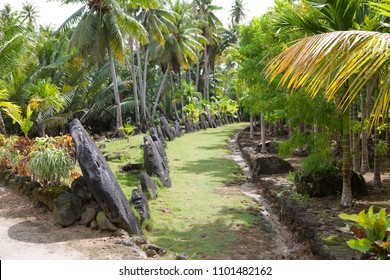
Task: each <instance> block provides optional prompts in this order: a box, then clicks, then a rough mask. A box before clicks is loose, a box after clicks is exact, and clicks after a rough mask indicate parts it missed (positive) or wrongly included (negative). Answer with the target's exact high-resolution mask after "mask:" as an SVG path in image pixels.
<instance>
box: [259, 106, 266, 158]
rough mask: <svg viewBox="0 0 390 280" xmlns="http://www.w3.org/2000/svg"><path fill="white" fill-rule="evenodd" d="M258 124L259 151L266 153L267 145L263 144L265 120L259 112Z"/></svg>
mask: <svg viewBox="0 0 390 280" xmlns="http://www.w3.org/2000/svg"><path fill="white" fill-rule="evenodd" d="M260 126H261V152H262V153H264V154H265V153H267V147H266V146H265V121H264V114H263V113H261V114H260Z"/></svg>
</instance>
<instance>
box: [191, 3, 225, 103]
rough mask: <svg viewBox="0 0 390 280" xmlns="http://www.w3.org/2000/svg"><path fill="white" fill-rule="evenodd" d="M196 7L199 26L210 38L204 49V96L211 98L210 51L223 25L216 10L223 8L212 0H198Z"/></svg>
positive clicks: (203, 33)
mask: <svg viewBox="0 0 390 280" xmlns="http://www.w3.org/2000/svg"><path fill="white" fill-rule="evenodd" d="M196 7H197V15H196V18H197V20H198V21H199V28H200V29H201V30H202V35H203V37H205V38H206V39H207V40H208V42H207V43H205V44H204V50H203V67H204V70H203V77H204V87H203V96H204V99H206V100H210V92H209V85H210V60H209V58H210V51H211V46H212V43H213V40H214V37H215V35H216V34H215V33H216V31H217V30H219V29H220V28H221V27H222V23H221V21H220V20H219V19H218V17H217V16H216V15H215V13H214V12H215V11H217V10H219V9H221V7H218V6H215V5H213V4H212V0H196Z"/></svg>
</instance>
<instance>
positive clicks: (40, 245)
mask: <svg viewBox="0 0 390 280" xmlns="http://www.w3.org/2000/svg"><path fill="white" fill-rule="evenodd" d="M125 240H128V237H126V236H112V234H111V233H108V232H98V231H95V230H91V229H89V228H86V227H85V226H81V225H73V226H71V227H68V228H63V227H61V226H60V225H58V224H57V223H56V222H55V221H54V218H53V216H52V213H51V212H50V211H49V210H48V209H47V208H46V207H43V206H41V207H39V206H37V205H34V204H33V203H32V202H31V201H30V200H29V199H28V198H27V197H23V196H20V195H18V194H15V193H13V192H12V191H11V190H10V189H8V188H5V187H3V186H0V259H2V260H4V259H17V260H32V259H34V260H53V259H58V260H67V259H73V260H88V259H89V260H92V259H93V260H120V259H136V260H141V259H146V255H145V254H144V253H143V252H142V251H140V250H139V248H138V247H131V246H125V245H123V241H125Z"/></svg>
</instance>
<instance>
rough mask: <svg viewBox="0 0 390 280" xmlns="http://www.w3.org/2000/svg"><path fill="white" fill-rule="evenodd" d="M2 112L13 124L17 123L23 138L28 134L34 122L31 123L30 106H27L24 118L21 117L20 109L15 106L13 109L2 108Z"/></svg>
mask: <svg viewBox="0 0 390 280" xmlns="http://www.w3.org/2000/svg"><path fill="white" fill-rule="evenodd" d="M3 110H4V112H6V113H7V115H8V116H9V117H10V118H11V119H12V121H13V123H18V124H19V126H20V129H21V130H22V132H23V133H24V136H26V137H27V135H28V132H29V131H30V129H31V128H32V126H33V124H34V122H33V121H31V116H32V113H33V111H32V109H31V106H30V104H28V105H27V109H26V116H25V117H23V116H22V114H21V112H20V108H19V107H17V106H14V107H8V108H3Z"/></svg>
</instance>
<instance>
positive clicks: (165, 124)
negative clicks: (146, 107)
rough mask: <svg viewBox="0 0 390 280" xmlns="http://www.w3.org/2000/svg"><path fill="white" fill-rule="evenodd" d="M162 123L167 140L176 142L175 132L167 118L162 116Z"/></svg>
mask: <svg viewBox="0 0 390 280" xmlns="http://www.w3.org/2000/svg"><path fill="white" fill-rule="evenodd" d="M160 122H161V130H162V133H163V135H164V137H165V138H166V139H168V141H173V140H175V131H174V130H173V128H172V127H171V126H170V125H169V123H168V120H167V118H166V117H165V116H161V117H160Z"/></svg>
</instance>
